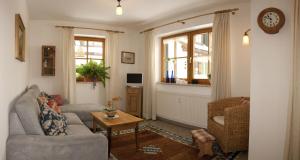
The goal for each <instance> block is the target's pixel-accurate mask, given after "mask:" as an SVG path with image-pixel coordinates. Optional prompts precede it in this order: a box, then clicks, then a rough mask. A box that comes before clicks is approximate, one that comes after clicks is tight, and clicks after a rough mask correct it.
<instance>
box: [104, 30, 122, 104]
mask: <svg viewBox="0 0 300 160" xmlns="http://www.w3.org/2000/svg"><path fill="white" fill-rule="evenodd" d="M106 46H107V47H106V50H107V54H105V65H106V66H107V67H111V68H110V70H109V76H110V79H107V80H106V86H105V91H106V103H107V101H109V100H111V99H112V98H113V97H117V96H120V94H121V93H119V92H118V89H119V88H120V87H121V86H120V84H121V83H122V82H120V79H119V78H118V77H119V75H120V74H119V68H118V62H119V61H120V54H121V53H119V34H117V33H113V32H108V35H107V45H106Z"/></svg>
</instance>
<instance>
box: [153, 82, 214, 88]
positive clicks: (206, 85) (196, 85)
mask: <svg viewBox="0 0 300 160" xmlns="http://www.w3.org/2000/svg"><path fill="white" fill-rule="evenodd" d="M157 84H161V85H170V86H191V87H211V85H209V84H180V83H166V82H157Z"/></svg>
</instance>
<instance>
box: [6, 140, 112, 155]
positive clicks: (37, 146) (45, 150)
mask: <svg viewBox="0 0 300 160" xmlns="http://www.w3.org/2000/svg"><path fill="white" fill-rule="evenodd" d="M107 144H108V143H107V138H106V137H105V136H104V135H102V134H91V135H70V136H39V135H15V136H9V138H8V140H7V143H6V156H7V160H53V159H55V160H83V159H84V160H107V159H108V155H107V154H108V147H107V146H108V145H107Z"/></svg>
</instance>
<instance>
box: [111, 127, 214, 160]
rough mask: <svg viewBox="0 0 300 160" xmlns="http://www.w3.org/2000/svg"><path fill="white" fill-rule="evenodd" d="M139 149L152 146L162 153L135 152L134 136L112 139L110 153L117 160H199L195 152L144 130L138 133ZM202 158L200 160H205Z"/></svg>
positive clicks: (188, 147)
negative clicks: (159, 149)
mask: <svg viewBox="0 0 300 160" xmlns="http://www.w3.org/2000/svg"><path fill="white" fill-rule="evenodd" d="M138 140H139V147H140V148H141V147H143V146H149V145H154V146H156V147H159V148H161V150H162V152H161V153H158V154H156V155H149V154H145V153H144V152H143V151H141V150H138V151H137V150H136V147H135V139H134V134H125V135H119V136H115V137H113V138H112V153H113V155H114V156H115V157H116V158H117V159H118V160H199V159H197V150H196V149H194V148H192V147H190V146H187V145H184V144H181V143H178V142H175V141H173V140H171V139H169V138H165V137H163V136H161V135H158V134H156V133H154V132H151V131H148V130H145V131H142V132H140V133H139V137H138ZM207 159H209V157H203V158H201V160H207Z"/></svg>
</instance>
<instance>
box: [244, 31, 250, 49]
mask: <svg viewBox="0 0 300 160" xmlns="http://www.w3.org/2000/svg"><path fill="white" fill-rule="evenodd" d="M249 43H250V39H249V35H248V34H245V35H244V36H243V45H245V46H248V45H249Z"/></svg>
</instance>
